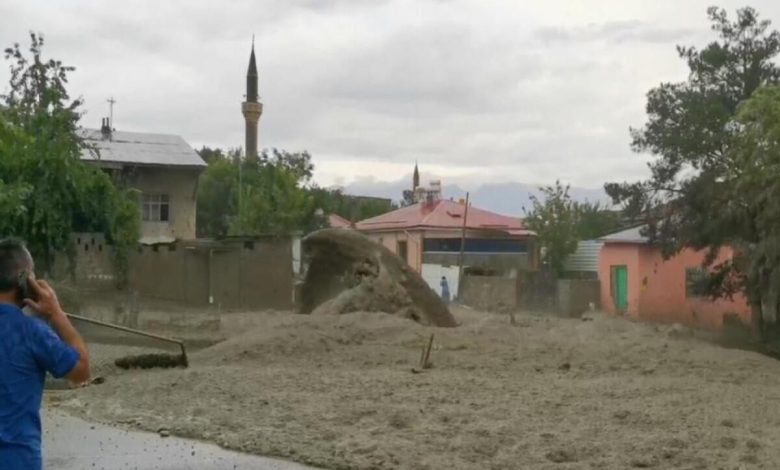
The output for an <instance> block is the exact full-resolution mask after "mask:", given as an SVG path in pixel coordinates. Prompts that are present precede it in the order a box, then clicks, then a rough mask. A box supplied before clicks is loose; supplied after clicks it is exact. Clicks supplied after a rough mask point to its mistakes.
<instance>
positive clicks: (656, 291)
mask: <svg viewBox="0 0 780 470" xmlns="http://www.w3.org/2000/svg"><path fill="white" fill-rule="evenodd" d="M601 241H602V242H604V246H603V247H602V248H601V252H600V254H599V268H598V269H599V280H600V281H601V305H602V308H603V309H604V311H606V312H608V313H612V314H624V315H628V316H630V317H634V318H637V319H640V320H648V321H655V322H664V323H682V324H685V325H690V326H699V327H704V328H708V329H719V328H720V327H721V326H722V325H723V317H724V315H729V314H736V315H737V316H738V317H739V318H740V319H741V320H742V321H743V322H744V323H746V324H749V323H750V307H749V306H748V304H747V302H746V301H745V299H744V297H742V296H735V297H734V299H733V300H727V299H720V300H715V301H713V300H711V299H709V298H707V297H704V296H703V295H702V289H701V282H702V277H703V276H704V275H705V274H706V273H705V272H704V271H703V270H702V268H701V264H702V261H703V260H704V255H705V253H704V252H703V251H694V250H690V249H689V250H684V251H683V252H681V253H680V254H678V255H677V256H674V257H672V258H670V259H668V260H664V259H663V256H662V255H661V249H660V248H659V247H657V246H654V245H651V244H650V243H649V242H648V239H647V238H646V237H644V236H642V234H641V233H640V227H637V228H633V229H629V230H625V231H622V232H618V233H615V234H612V235H608V236H606V237H604V238H602V239H601ZM731 255H732V253H731V250H727V249H724V250H721V253H720V257H719V259H718V261H723V260H726V259H728V258H729V257H730V256H731ZM716 262H717V261H716Z"/></svg>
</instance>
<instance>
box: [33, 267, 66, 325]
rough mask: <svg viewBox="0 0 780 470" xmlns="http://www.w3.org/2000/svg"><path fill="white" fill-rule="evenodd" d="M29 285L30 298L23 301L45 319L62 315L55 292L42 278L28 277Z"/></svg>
mask: <svg viewBox="0 0 780 470" xmlns="http://www.w3.org/2000/svg"><path fill="white" fill-rule="evenodd" d="M27 282H28V283H29V285H30V291H31V293H32V298H30V299H24V303H25V304H26V305H27V306H29V307H30V308H32V309H33V310H35V311H36V312H38V313H39V314H40V315H41V316H42V317H44V318H46V319H47V320H52V319H53V318H55V317H58V316H64V315H65V313H64V312H63V311H62V307H60V301H59V300H58V299H57V293H56V292H54V289H52V287H51V286H50V285H49V283H48V282H46V281H44V280H43V279H41V280H38V279H34V278H32V277H30V278H29V279H28V281H27Z"/></svg>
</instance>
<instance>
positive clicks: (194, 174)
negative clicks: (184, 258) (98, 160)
mask: <svg viewBox="0 0 780 470" xmlns="http://www.w3.org/2000/svg"><path fill="white" fill-rule="evenodd" d="M199 174H200V170H195V169H175V168H174V169H172V168H162V167H135V168H133V169H132V170H131V171H126V172H125V173H124V182H125V184H127V185H128V187H131V188H134V189H137V190H139V191H141V193H146V194H167V195H168V197H169V200H170V203H169V204H170V212H169V213H170V220H169V221H167V222H144V221H142V222H141V236H142V237H170V238H177V239H181V240H192V239H194V238H195V220H196V202H197V199H196V198H197V194H196V191H197V182H198V175H199ZM140 209H141V208H140V207H139V210H140Z"/></svg>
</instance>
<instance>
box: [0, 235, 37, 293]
mask: <svg viewBox="0 0 780 470" xmlns="http://www.w3.org/2000/svg"><path fill="white" fill-rule="evenodd" d="M30 261H31V260H30V254H29V252H28V251H27V247H25V246H24V242H23V241H21V240H17V239H15V238H6V239H4V240H0V292H8V291H10V290H12V289H13V288H14V287H16V285H17V284H18V282H19V271H21V270H22V269H24V268H26V267H27V265H28V264H29V263H30Z"/></svg>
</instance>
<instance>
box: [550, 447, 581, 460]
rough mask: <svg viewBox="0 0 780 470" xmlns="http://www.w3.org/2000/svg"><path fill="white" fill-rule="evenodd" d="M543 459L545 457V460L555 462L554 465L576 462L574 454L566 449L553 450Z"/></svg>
mask: <svg viewBox="0 0 780 470" xmlns="http://www.w3.org/2000/svg"><path fill="white" fill-rule="evenodd" d="M545 457H547V460H549V461H550V462H555V463H568V462H576V461H577V459H576V458H575V456H574V453H573V452H572V451H570V450H566V449H558V450H553V451H551V452H547V454H546V455H545Z"/></svg>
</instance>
